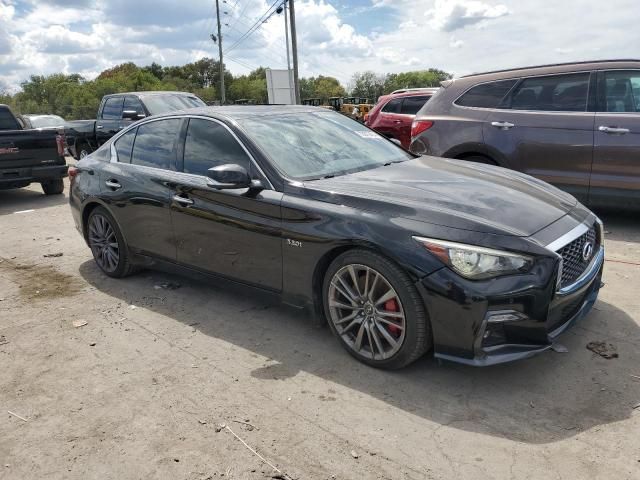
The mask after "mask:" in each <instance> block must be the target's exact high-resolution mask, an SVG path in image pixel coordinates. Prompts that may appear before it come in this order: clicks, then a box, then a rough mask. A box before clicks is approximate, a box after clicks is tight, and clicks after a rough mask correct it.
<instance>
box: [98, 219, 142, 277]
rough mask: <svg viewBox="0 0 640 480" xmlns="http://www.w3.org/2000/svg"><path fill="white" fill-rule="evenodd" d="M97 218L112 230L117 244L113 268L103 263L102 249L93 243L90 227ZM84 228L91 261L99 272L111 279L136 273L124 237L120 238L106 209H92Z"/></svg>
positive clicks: (113, 220) (120, 234)
mask: <svg viewBox="0 0 640 480" xmlns="http://www.w3.org/2000/svg"><path fill="white" fill-rule="evenodd" d="M97 217H101V218H102V219H104V220H105V221H106V222H107V223H108V225H109V227H110V228H111V229H112V230H113V233H114V235H115V238H116V241H117V244H118V248H117V250H118V258H117V261H116V262H115V265H114V268H109V265H107V264H105V261H104V260H103V258H102V257H101V253H100V252H101V249H102V247H101V246H100V245H98V244H96V243H95V242H94V241H93V238H94V236H93V235H92V225H93V223H94V221H97V220H96V219H97ZM86 228H87V241H88V243H89V248H91V253H92V254H93V259H94V260H95V262H96V265H98V267H99V268H100V270H102V271H103V272H104V273H105V274H107V275H108V276H110V277H113V278H123V277H126V276H129V275H131V274H132V273H135V272H136V271H138V267H137V266H135V265H133V264H132V262H131V255H130V254H129V249H128V247H127V244H126V242H125V240H124V237H123V236H122V232H121V231H120V228H119V227H118V224H117V223H116V221H115V219H114V218H113V216H112V215H111V214H110V213H109V212H108V211H107V209H105V208H103V207H96V208H94V209H93V210H92V211H91V213H90V214H89V217H88V218H87V226H86Z"/></svg>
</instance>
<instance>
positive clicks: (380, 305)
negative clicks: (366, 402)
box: [323, 250, 431, 369]
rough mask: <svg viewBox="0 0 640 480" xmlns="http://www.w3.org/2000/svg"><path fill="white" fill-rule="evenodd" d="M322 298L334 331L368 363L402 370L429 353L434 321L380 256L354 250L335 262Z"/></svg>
mask: <svg viewBox="0 0 640 480" xmlns="http://www.w3.org/2000/svg"><path fill="white" fill-rule="evenodd" d="M323 298H324V309H325V314H326V316H327V320H328V322H329V325H330V327H331V330H332V331H333V333H334V334H335V335H336V336H337V337H338V338H339V339H340V341H341V343H342V345H343V347H344V348H346V350H347V351H348V352H349V353H350V354H351V355H353V356H354V357H355V358H357V359H358V360H360V361H362V362H364V363H367V364H369V365H371V366H374V367H379V368H389V369H393V368H401V367H404V366H406V365H408V364H410V363H411V362H413V361H415V360H417V359H418V358H419V357H421V356H422V355H423V354H424V353H425V352H426V351H427V350H428V349H429V346H430V338H431V335H430V326H429V321H428V318H427V313H426V311H425V308H424V305H423V303H422V300H421V298H420V296H419V294H418V292H417V291H416V288H415V286H414V285H413V282H412V281H411V279H410V278H409V277H408V275H407V274H406V273H405V272H404V271H403V270H402V269H401V268H400V267H399V266H398V265H396V264H395V263H393V262H391V261H390V260H389V259H387V258H385V257H383V256H381V255H378V254H377V253H373V252H370V251H368V250H351V251H348V252H346V253H344V254H342V255H340V256H339V257H338V258H336V259H335V260H334V261H333V262H332V264H331V265H330V266H329V269H328V270H327V273H326V275H325V279H324V288H323Z"/></svg>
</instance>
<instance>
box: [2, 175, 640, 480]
mask: <svg viewBox="0 0 640 480" xmlns="http://www.w3.org/2000/svg"><path fill="white" fill-rule="evenodd" d="M602 217H603V219H604V220H605V224H606V228H607V230H608V233H607V235H606V239H607V242H606V243H607V257H608V260H609V261H608V263H607V266H606V270H605V278H604V281H605V282H606V284H607V285H606V287H605V288H604V289H603V290H602V291H601V295H600V300H599V301H598V303H597V304H596V305H595V309H594V311H593V312H592V314H591V315H589V316H588V317H587V318H586V319H584V321H582V322H581V323H580V324H579V325H577V326H576V327H574V328H573V329H572V330H570V331H569V332H567V333H566V334H565V335H564V336H563V337H561V340H560V341H561V342H562V344H563V345H565V346H566V347H567V349H568V352H567V353H555V352H548V353H545V354H542V355H539V356H537V357H535V358H533V359H529V360H526V361H522V362H518V363H514V364H510V365H502V366H497V367H491V368H485V369H474V368H471V367H464V366H458V365H453V364H442V365H440V364H438V363H437V362H436V361H434V360H433V359H432V358H428V357H426V358H424V359H422V360H420V361H418V362H417V363H416V364H414V365H412V366H411V367H409V368H407V369H404V370H402V371H398V372H385V371H378V370H374V369H371V368H368V367H366V366H364V365H361V364H359V363H357V362H356V361H355V360H353V359H352V358H351V357H349V355H347V354H346V353H345V352H344V351H343V350H342V349H341V347H340V346H339V344H338V342H337V340H335V339H333V338H332V337H331V334H330V332H329V330H328V329H326V328H324V329H320V328H316V327H314V326H313V325H312V323H311V322H310V321H309V319H307V318H306V317H305V315H304V314H302V313H300V312H297V311H295V310H292V309H289V308H287V307H284V306H280V305H278V304H277V303H275V302H274V301H273V300H272V299H269V298H261V297H260V296H258V295H257V294H254V293H249V294H248V293H247V292H242V291H239V290H237V289H230V288H228V287H224V286H220V285H213V284H202V283H198V282H195V281H193V280H189V279H186V278H183V277H179V276H173V275H168V274H162V273H156V272H150V271H145V272H142V273H140V274H138V275H136V276H133V277H130V278H127V279H124V280H114V279H110V278H107V277H106V276H104V275H102V274H101V273H100V272H99V271H98V269H97V267H96V266H95V265H94V263H93V261H92V259H91V255H90V252H89V250H88V248H87V247H86V245H85V244H84V242H83V240H82V239H81V237H80V235H79V234H78V233H77V232H76V230H75V228H74V227H73V221H72V219H71V215H70V212H69V207H68V205H67V199H66V197H63V196H53V197H45V196H44V195H42V193H41V191H40V189H39V187H37V186H32V187H30V188H27V189H22V190H13V191H0V478H1V479H36V478H38V479H50V478H55V479H58V478H60V479H62V478H64V479H94V478H95V479H100V480H106V479H118V480H122V479H151V478H158V479H165V478H166V479H198V480H204V479H218V478H225V479H261V478H292V479H334V478H335V479H394V480H395V479H431V478H433V479H451V478H456V479H467V478H468V479H473V480H477V479H492V478H493V479H506V478H514V479H525V478H528V479H560V478H567V479H578V478H579V479H591V478H603V479H604V478H606V479H632V478H633V479H638V478H640V434H639V433H638V432H640V405H639V404H640V350H639V348H638V347H639V346H640V330H639V328H640V291H639V287H640V281H639V280H640V223H639V220H638V217H637V216H636V217H635V218H634V217H633V216H626V217H625V216H619V215H612V214H602ZM51 254H53V255H56V254H62V256H47V255H51ZM167 283H169V284H173V285H164V287H174V288H175V287H176V286H178V285H179V288H175V289H172V288H163V286H162V284H167ZM592 341H604V342H606V343H607V344H611V345H612V346H613V348H615V349H616V351H617V353H618V355H619V356H618V357H617V358H613V359H609V360H607V359H605V358H603V357H601V356H598V355H596V354H594V353H593V352H591V351H589V350H588V349H587V348H586V345H587V344H588V343H589V342H592ZM634 407H635V408H634ZM9 412H11V413H9ZM223 425H225V426H226V427H223ZM236 436H237V437H236ZM242 442H246V446H245V445H244V444H243V443H242ZM248 447H251V449H253V451H255V452H257V453H258V454H259V455H261V456H262V457H263V458H264V459H265V460H266V462H269V463H270V464H271V465H272V466H273V467H275V468H272V466H269V465H268V464H267V463H266V462H263V461H262V460H261V459H260V458H259V457H258V456H257V455H256V454H254V452H252V450H250V449H249V448H248ZM276 469H277V470H276ZM279 472H280V473H279ZM278 475H280V477H278Z"/></svg>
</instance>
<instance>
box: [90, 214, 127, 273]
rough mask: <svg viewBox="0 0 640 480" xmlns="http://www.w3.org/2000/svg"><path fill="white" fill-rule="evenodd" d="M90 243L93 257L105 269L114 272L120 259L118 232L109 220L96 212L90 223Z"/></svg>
mask: <svg viewBox="0 0 640 480" xmlns="http://www.w3.org/2000/svg"><path fill="white" fill-rule="evenodd" d="M89 245H90V246H91V251H92V252H93V257H94V258H95V260H96V262H97V263H98V265H99V266H100V268H102V269H103V270H105V271H107V272H114V271H115V270H116V268H118V263H119V261H120V246H119V244H118V238H117V237H116V232H115V230H114V228H113V227H112V226H111V223H110V222H109V220H108V219H107V218H106V217H104V216H103V215H100V214H96V215H93V216H92V217H91V222H90V223H89Z"/></svg>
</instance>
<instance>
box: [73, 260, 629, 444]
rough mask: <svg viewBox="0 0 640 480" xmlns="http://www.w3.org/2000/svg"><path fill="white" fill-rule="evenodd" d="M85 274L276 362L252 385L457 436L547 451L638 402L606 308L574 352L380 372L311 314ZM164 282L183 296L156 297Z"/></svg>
mask: <svg viewBox="0 0 640 480" xmlns="http://www.w3.org/2000/svg"><path fill="white" fill-rule="evenodd" d="M80 274H81V275H82V277H83V278H84V279H85V280H86V281H87V282H88V283H89V284H91V285H92V286H94V287H95V288H96V289H97V290H99V291H101V292H103V293H105V294H107V295H109V296H111V297H114V298H115V299H118V300H121V301H124V302H127V303H135V304H137V305H140V306H144V307H145V308H148V309H149V310H151V311H153V312H155V313H157V314H161V315H163V316H166V317H169V318H172V319H174V320H176V321H178V322H181V323H183V324H185V325H189V326H191V327H193V328H197V329H198V330H199V331H200V332H202V333H203V334H206V335H209V336H211V337H213V338H217V339H220V340H224V341H225V342H229V343H231V344H233V345H236V346H238V347H241V348H243V349H246V350H249V351H251V352H254V353H255V354H257V355H260V356H263V357H267V358H268V359H270V362H269V363H268V364H267V365H266V366H264V367H261V368H257V369H255V370H253V371H247V374H248V375H249V374H250V375H252V376H253V377H254V378H258V379H261V380H263V381H265V382H273V383H274V384H276V383H277V382H278V381H280V380H283V379H286V378H290V377H293V376H295V375H297V374H298V373H299V372H308V373H310V374H313V375H316V376H319V377H320V378H323V379H325V380H328V381H331V382H336V383H338V384H341V385H344V386H346V387H349V388H351V389H355V390H357V391H359V392H362V394H365V395H369V396H371V397H373V398H376V399H378V400H380V401H383V402H385V403H386V404H388V405H389V406H392V407H395V408H399V409H402V410H403V411H405V412H410V413H411V414H413V415H417V416H420V417H422V418H424V419H427V420H429V421H431V422H436V423H437V424H440V425H447V426H449V427H452V428H458V429H462V430H466V431H471V432H477V433H482V434H486V435H491V436H496V437H502V438H507V439H510V440H515V441H520V442H525V443H532V444H541V443H550V442H554V441H558V440H561V439H563V438H567V437H571V436H574V435H577V434H578V433H580V432H583V431H586V430H589V429H591V428H593V427H597V426H598V425H602V424H608V423H613V422H618V421H622V420H625V419H627V418H629V417H630V416H631V413H632V407H633V405H635V403H637V401H638V398H640V382H635V380H634V379H633V378H632V377H631V374H632V373H635V374H638V371H637V370H636V371H635V372H632V371H631V369H632V368H634V367H635V366H637V365H640V349H638V348H637V346H638V345H639V344H640V333H639V331H638V325H637V324H636V323H635V322H634V320H633V319H632V318H630V317H629V316H628V315H627V314H626V313H625V312H623V311H621V310H620V309H618V308H616V307H615V306H613V305H609V304H606V303H604V302H598V303H597V304H596V307H595V309H594V311H593V312H592V313H591V314H590V315H588V316H587V317H586V318H585V319H584V320H583V321H582V322H581V323H580V324H579V325H576V327H574V328H573V329H572V330H570V331H569V332H567V333H566V334H565V335H564V336H563V337H561V340H560V341H561V342H563V344H564V345H566V346H567V347H568V350H569V352H568V353H555V352H545V353H543V354H541V355H539V356H537V357H534V358H532V359H528V360H524V361H520V362H516V363H512V364H506V365H498V366H494V367H487V368H473V367H466V366H462V365H456V364H451V363H442V364H441V363H439V362H437V361H436V360H434V359H433V357H431V356H429V355H427V356H425V357H424V358H423V359H421V360H419V361H417V362H416V363H414V364H413V365H411V366H409V367H407V368H405V369H402V370H399V371H384V370H377V369H374V368H371V367H368V366H366V365H363V364H361V363H359V362H357V361H356V360H355V359H352V358H351V357H350V356H349V355H348V354H347V353H346V352H345V351H344V350H343V349H342V348H341V346H340V345H339V343H338V341H337V339H335V338H333V336H332V334H331V332H330V330H329V329H328V328H319V327H314V326H313V324H312V322H310V321H308V320H307V318H306V316H307V315H306V314H305V313H302V312H300V311H297V310H294V309H291V308H289V307H285V306H283V305H281V304H279V303H278V301H277V299H274V298H272V297H266V296H264V295H261V294H258V293H255V294H254V292H253V291H252V290H248V289H246V288H244V289H240V288H238V287H232V286H229V285H220V284H219V282H202V281H195V280H193V279H188V278H184V277H181V276H177V275H171V274H165V273H160V272H143V273H141V274H138V275H136V276H133V277H130V278H127V279H123V280H115V279H112V278H109V277H106V276H105V275H104V274H102V272H100V271H99V270H98V268H97V266H95V264H94V263H93V261H87V262H84V263H83V264H82V265H81V266H80ZM167 281H169V282H174V283H176V282H177V283H179V284H180V285H181V287H180V288H179V289H177V290H158V289H154V286H155V285H158V283H161V282H167ZM592 340H606V341H608V342H613V343H616V344H619V345H618V346H619V347H620V348H621V351H622V350H623V351H624V353H621V357H620V358H617V359H612V360H605V359H604V358H601V357H599V356H596V355H595V354H593V353H592V352H590V351H588V350H587V349H586V348H585V346H586V344H587V342H589V341H592ZM622 347H624V348H622ZM625 369H626V370H625ZM636 387H638V388H636Z"/></svg>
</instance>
